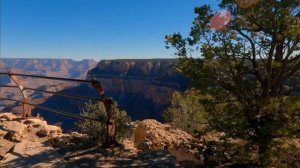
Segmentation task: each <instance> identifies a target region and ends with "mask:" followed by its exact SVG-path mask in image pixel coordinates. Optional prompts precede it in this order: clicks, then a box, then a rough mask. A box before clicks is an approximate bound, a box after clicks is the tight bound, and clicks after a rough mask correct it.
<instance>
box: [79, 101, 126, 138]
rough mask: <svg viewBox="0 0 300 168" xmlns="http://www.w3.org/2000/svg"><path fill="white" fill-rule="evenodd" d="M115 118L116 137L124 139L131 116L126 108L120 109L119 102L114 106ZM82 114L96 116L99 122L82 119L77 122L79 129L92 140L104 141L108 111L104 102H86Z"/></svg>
mask: <svg viewBox="0 0 300 168" xmlns="http://www.w3.org/2000/svg"><path fill="white" fill-rule="evenodd" d="M112 109H113V110H112V111H113V115H114V119H115V121H116V138H117V139H119V140H120V139H122V138H124V137H125V134H126V131H127V129H128V128H129V122H130V121H131V119H130V117H129V116H128V115H127V112H126V111H124V110H119V109H118V106H117V103H116V102H114V103H113V106H112ZM81 115H82V116H87V117H90V118H95V119H97V120H98V121H99V122H96V121H91V120H81V121H78V122H77V123H75V125H76V127H77V129H78V130H79V131H80V132H81V133H84V134H87V135H88V136H89V137H90V140H91V141H92V142H104V141H105V140H106V133H107V132H106V122H107V113H106V111H105V106H104V104H103V103H102V102H99V103H94V104H93V103H91V102H89V103H86V104H85V106H84V107H83V109H82V112H81Z"/></svg>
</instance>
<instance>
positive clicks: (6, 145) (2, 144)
mask: <svg viewBox="0 0 300 168" xmlns="http://www.w3.org/2000/svg"><path fill="white" fill-rule="evenodd" d="M14 146H15V143H13V142H10V141H8V140H6V139H0V159H1V158H3V157H4V156H5V154H6V153H7V152H8V151H10V150H11V149H12V148H13V147H14Z"/></svg>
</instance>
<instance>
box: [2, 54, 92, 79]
mask: <svg viewBox="0 0 300 168" xmlns="http://www.w3.org/2000/svg"><path fill="white" fill-rule="evenodd" d="M96 65H97V62H96V61H94V60H82V61H74V60H72V59H40V58H1V59H0V68H2V71H5V70H3V68H5V69H6V70H7V69H15V70H20V71H24V72H26V73H32V74H35V75H44V76H56V77H68V78H81V79H84V78H85V76H86V73H87V71H88V70H89V69H91V68H94V67H95V66H96Z"/></svg>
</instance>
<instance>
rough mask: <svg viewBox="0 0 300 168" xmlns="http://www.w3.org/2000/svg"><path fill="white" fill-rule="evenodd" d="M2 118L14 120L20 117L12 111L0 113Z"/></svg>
mask: <svg viewBox="0 0 300 168" xmlns="http://www.w3.org/2000/svg"><path fill="white" fill-rule="evenodd" d="M0 118H4V119H6V120H8V121H11V120H14V119H16V118H18V117H17V116H15V115H13V114H12V113H0Z"/></svg>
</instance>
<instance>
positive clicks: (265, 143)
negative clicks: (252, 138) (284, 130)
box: [258, 136, 272, 167]
mask: <svg viewBox="0 0 300 168" xmlns="http://www.w3.org/2000/svg"><path fill="white" fill-rule="evenodd" d="M271 142H272V138H271V137H268V136H262V137H260V138H259V141H258V154H259V164H260V165H261V166H263V167H264V166H266V165H268V163H269V161H270V146H271Z"/></svg>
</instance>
